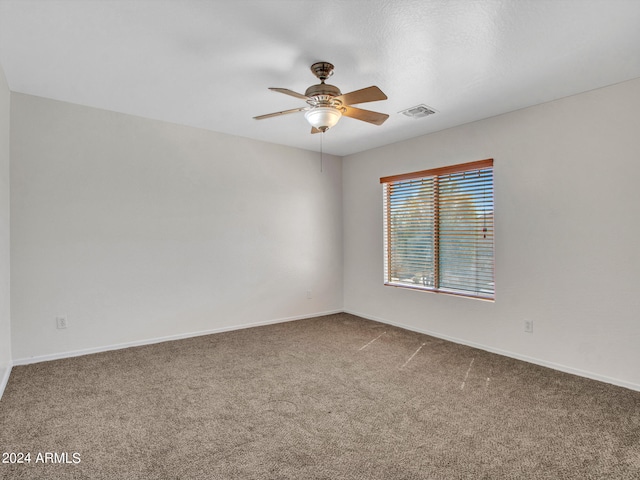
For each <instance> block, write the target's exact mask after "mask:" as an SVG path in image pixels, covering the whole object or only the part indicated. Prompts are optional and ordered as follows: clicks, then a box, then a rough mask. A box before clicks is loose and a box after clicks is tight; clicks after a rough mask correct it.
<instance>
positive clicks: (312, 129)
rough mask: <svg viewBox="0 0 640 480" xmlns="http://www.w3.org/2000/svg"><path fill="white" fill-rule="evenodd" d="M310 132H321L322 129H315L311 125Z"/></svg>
mask: <svg viewBox="0 0 640 480" xmlns="http://www.w3.org/2000/svg"><path fill="white" fill-rule="evenodd" d="M311 133H322V130H319V129H317V128H316V127H311Z"/></svg>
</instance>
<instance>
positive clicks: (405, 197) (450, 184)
mask: <svg viewBox="0 0 640 480" xmlns="http://www.w3.org/2000/svg"><path fill="white" fill-rule="evenodd" d="M380 183H381V184H382V186H383V190H384V232H385V242H384V248H385V262H384V267H385V268H384V276H385V279H384V281H385V284H386V285H393V286H397V287H410V288H418V289H422V290H429V291H432V292H441V293H450V294H457V295H465V296H471V297H479V298H487V299H493V298H494V294H495V285H494V262H493V237H494V235H493V159H488V160H480V161H478V162H471V163H465V164H462V165H453V166H450V167H443V168H436V169H433V170H424V171H421V172H414V173H407V174H403V175H395V176H391V177H384V178H381V179H380Z"/></svg>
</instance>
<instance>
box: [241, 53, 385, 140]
mask: <svg viewBox="0 0 640 480" xmlns="http://www.w3.org/2000/svg"><path fill="white" fill-rule="evenodd" d="M333 68H334V67H333V65H332V64H330V63H328V62H317V63H314V64H313V65H311V71H312V72H313V74H314V75H315V76H316V77H318V78H319V79H320V83H318V84H317V85H311V86H310V87H309V88H307V90H306V91H305V92H304V95H302V94H301V93H297V92H294V91H292V90H289V89H288V88H269V90H273V91H274V92H280V93H284V94H286V95H291V96H292V97H296V98H300V99H302V100H305V101H306V102H307V103H308V105H307V106H306V107H300V108H293V109H291V110H284V111H282V112H275V113H268V114H266V115H259V116H257V117H253V118H255V119H256V120H262V119H265V118H271V117H277V116H279V115H287V114H289V113H296V112H305V114H304V116H305V118H306V119H307V121H308V122H309V123H310V124H311V133H320V132H326V131H327V130H329V129H330V128H331V127H333V126H334V125H335V124H336V123H338V120H340V118H341V117H342V116H343V115H344V116H346V117H351V118H355V119H356V120H362V121H363V122H369V123H373V124H374V125H382V124H383V123H384V121H385V120H386V119H387V118H389V115H387V114H386V113H378V112H372V111H370V110H364V109H362V108H356V107H353V106H352V105H353V104H358V103H366V102H375V101H377V100H386V99H387V96H386V95H385V94H384V93H382V90H380V89H379V88H378V87H375V86H371V87H367V88H363V89H361V90H355V91H353V92H350V93H345V94H342V93H341V92H340V89H339V88H338V87H336V86H335V85H329V84H328V83H324V81H325V80H326V79H327V78H329V77H330V76H331V75H333Z"/></svg>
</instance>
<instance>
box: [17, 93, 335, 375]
mask: <svg viewBox="0 0 640 480" xmlns="http://www.w3.org/2000/svg"><path fill="white" fill-rule="evenodd" d="M11 102H12V115H11V122H12V123H11V182H12V189H11V215H12V262H13V265H12V266H13V268H12V317H13V325H12V335H13V345H12V347H13V357H14V361H15V362H17V363H20V362H24V361H30V360H31V359H34V357H35V359H36V360H43V359H46V358H52V357H55V356H65V355H68V354H74V353H82V352H90V351H95V350H101V349H104V348H111V347H117V346H123V345H130V344H135V343H140V342H142V343H144V342H146V341H153V340H155V339H166V338H175V337H180V336H189V335H193V334H197V333H200V332H211V331H220V330H225V329H231V328H239V327H242V326H247V325H255V324H260V323H266V322H273V321H279V320H284V319H292V318H300V317H304V316H313V315H317V314H321V313H325V312H333V311H339V310H341V309H342V281H341V280H342V184H341V176H342V170H341V159H340V158H339V157H332V156H329V155H325V157H324V162H323V171H321V170H320V156H319V154H317V153H314V152H308V151H303V150H298V149H293V148H288V147H282V146H278V145H274V144H268V143H264V142H257V141H252V140H248V139H244V138H240V137H234V136H230V135H224V134H219V133H215V132H210V131H205V130H199V129H195V128H189V127H183V126H179V125H174V124H168V123H164V122H159V121H154V120H148V119H143V118H138V117H133V116H128V115H123V114H118V113H114V112H108V111H104V110H98V109H94V108H89V107H83V106H78V105H72V104H69V103H64V102H58V101H54V100H48V99H43V98H37V97H33V96H28V95H23V94H19V93H13V94H12V97H11ZM307 292H311V293H310V295H309V294H308V293H307ZM309 296H310V297H311V298H308V297H309ZM58 316H65V317H66V318H67V322H68V328H67V329H64V330H59V329H56V322H55V319H56V317H58Z"/></svg>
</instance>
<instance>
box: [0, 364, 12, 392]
mask: <svg viewBox="0 0 640 480" xmlns="http://www.w3.org/2000/svg"><path fill="white" fill-rule="evenodd" d="M10 375H11V365H7V366H6V368H2V369H0V400H1V399H2V394H3V393H4V389H5V388H6V386H7V383H9V376H10Z"/></svg>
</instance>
